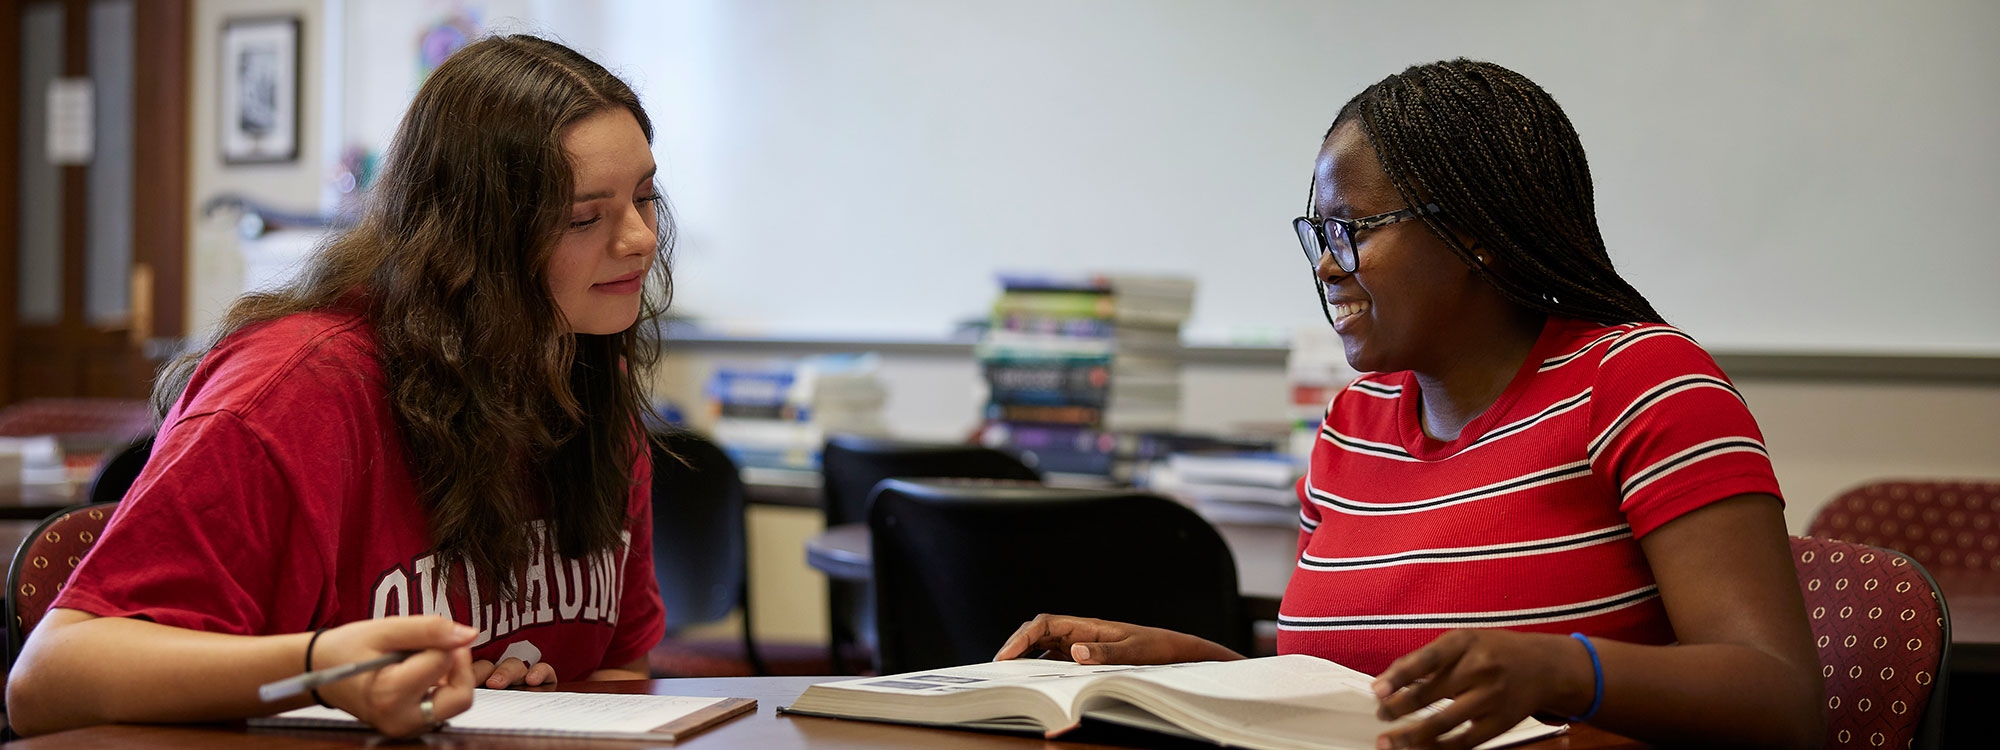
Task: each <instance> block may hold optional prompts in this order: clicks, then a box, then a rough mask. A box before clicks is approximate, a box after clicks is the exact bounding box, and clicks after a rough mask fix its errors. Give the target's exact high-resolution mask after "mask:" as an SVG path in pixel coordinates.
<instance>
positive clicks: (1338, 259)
mask: <svg viewBox="0 0 2000 750" xmlns="http://www.w3.org/2000/svg"><path fill="white" fill-rule="evenodd" d="M1441 213H1444V209H1443V208H1442V207H1440V206H1438V204H1436V203H1426V204H1424V207H1423V208H1401V209H1397V210H1394V211H1389V212H1387V213H1379V214H1376V215H1374V216H1363V217H1361V218H1359V219H1342V218H1337V217H1332V216H1329V217H1326V218H1324V219H1314V218H1312V217H1309V216H1301V217H1298V218H1296V219H1293V220H1292V231H1293V232H1294V233H1296V234H1298V236H1299V247H1300V248H1302V249H1304V250H1305V253H1306V261H1307V262H1309V263H1311V264H1312V267H1313V276H1314V277H1315V278H1317V277H1318V276H1319V259H1320V258H1321V257H1322V256H1324V255H1326V254H1327V253H1332V254H1333V263H1334V265H1337V266H1340V270H1342V271H1345V272H1347V273H1354V269H1356V268H1359V267H1361V249H1360V246H1359V245H1357V244H1355V242H1354V235H1355V233H1357V232H1360V231H1361V230H1363V229H1374V228H1376V227H1386V226H1388V225H1390V224H1395V223H1397V222H1403V221H1409V220H1411V219H1414V218H1417V217H1419V216H1425V215H1430V214H1441ZM1328 224H1332V225H1334V226H1336V227H1338V228H1339V232H1340V239H1341V240H1343V242H1340V243H1336V242H1334V241H1333V240H1334V235H1333V234H1331V233H1329V232H1328V231H1327V225H1328ZM1343 246H1345V247H1346V249H1347V252H1346V253H1345V255H1344V257H1343V254H1342V253H1341V252H1340V248H1341V247H1343Z"/></svg>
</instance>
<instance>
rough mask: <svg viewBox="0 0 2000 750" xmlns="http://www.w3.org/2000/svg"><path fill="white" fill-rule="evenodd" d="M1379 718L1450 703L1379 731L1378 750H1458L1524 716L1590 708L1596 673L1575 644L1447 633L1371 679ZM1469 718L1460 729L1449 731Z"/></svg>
mask: <svg viewBox="0 0 2000 750" xmlns="http://www.w3.org/2000/svg"><path fill="white" fill-rule="evenodd" d="M1374 688H1375V697H1376V698H1378V699H1380V700H1381V701H1382V707H1381V710H1380V712H1379V714H1378V715H1379V716H1380V717H1381V718H1382V719H1383V720H1384V721H1393V720H1395V719H1398V718H1401V717H1404V716H1408V715H1410V714H1411V713H1414V712H1416V711H1418V710H1421V709H1422V708H1424V707H1425V706H1429V705H1430V704H1432V703H1436V702H1438V701H1439V700H1442V699H1445V698H1450V699H1452V703H1451V705H1449V706H1447V707H1445V709H1444V710H1442V711H1439V712H1437V713H1435V714H1432V715H1430V716H1427V717H1424V718H1422V719H1420V720H1417V721H1414V722H1410V723H1407V724H1404V725H1402V726H1399V727H1397V728H1395V729H1391V730H1389V731H1387V732H1383V733H1382V736H1381V737H1378V738H1376V741H1375V746H1376V747H1377V748H1379V749H1380V750H1390V748H1405V747H1438V748H1450V749H1451V750H1461V749H1463V748H1471V747H1474V746H1476V745H1478V744H1479V743H1481V742H1485V741H1487V740H1489V739H1492V738H1493V737H1494V736H1496V735H1498V734H1500V733H1501V732H1505V731H1507V730H1508V729H1510V728H1512V727H1513V726H1514V725H1515V724H1518V723H1520V721H1521V720H1522V719H1524V718H1527V717H1528V716H1529V715H1530V714H1535V713H1552V714H1558V715H1562V716H1575V715H1577V714H1581V713H1583V712H1584V711H1587V710H1589V709H1590V702H1591V699H1592V697H1593V696H1594V694H1595V691H1596V689H1597V676H1596V673H1595V672H1594V671H1593V670H1592V668H1591V665H1590V653H1589V652H1588V651H1587V650H1586V649H1585V648H1584V646H1583V644H1582V643H1578V642H1577V641H1576V639H1574V638H1570V637H1567V636H1561V635H1553V634H1549V633H1517V632H1513V631H1508V630H1453V631H1451V632H1448V633H1445V634H1444V635H1441V636H1438V638H1437V640H1434V641H1431V642H1430V644H1429V645H1426V646H1424V647H1423V648H1420V649H1417V650H1415V651H1412V652H1410V653H1408V654H1405V655H1404V656H1403V658H1401V659H1397V660H1396V661H1395V662H1394V663H1392V664H1390V665H1389V668H1388V669H1387V670H1384V671H1383V672H1382V675H1381V676H1380V677H1377V678H1375V684H1374ZM1467 722H1470V726H1467V727H1466V729H1465V730H1464V731H1462V732H1458V733H1456V734H1450V733H1451V732H1452V730H1453V729H1455V728H1457V727H1458V726H1459V725H1461V724H1465V723H1467Z"/></svg>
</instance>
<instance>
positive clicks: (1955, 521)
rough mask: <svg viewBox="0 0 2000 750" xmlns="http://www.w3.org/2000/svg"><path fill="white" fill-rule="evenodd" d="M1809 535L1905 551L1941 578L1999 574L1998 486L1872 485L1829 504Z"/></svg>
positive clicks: (1985, 483) (1996, 482) (1981, 483)
mask: <svg viewBox="0 0 2000 750" xmlns="http://www.w3.org/2000/svg"><path fill="white" fill-rule="evenodd" d="M1806 533H1807V534H1809V535H1811V536H1816V537H1825V538H1829V539H1845V540H1847V541H1850V542H1860V543H1862V544H1872V545H1875V546H1877V547H1887V548H1889V549H1895V550H1902V551H1903V552H1905V553H1908V554H1909V556H1910V557H1912V558H1914V559H1915V560H1916V561H1917V562H1920V563H1923V564H1924V567H1926V568H1929V569H1930V570H1932V571H1936V572H1938V573H1943V572H1945V571H1948V570H1967V571H1975V572H1980V573H1994V572H2000V480H1985V481H1923V480H1883V481H1877V482H1869V483H1867V484H1863V485H1861V486H1859V487H1855V488H1853V489H1850V490H1848V491H1846V492H1843V493H1841V494H1840V496H1839V497H1836V498H1834V499H1833V502H1831V503H1827V504H1826V507H1823V508H1821V509H1820V511H1819V513H1818V514H1816V515H1814V516H1813V520H1812V524H1811V525H1810V526H1808V527H1807V528H1806Z"/></svg>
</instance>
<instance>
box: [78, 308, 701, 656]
mask: <svg viewBox="0 0 2000 750" xmlns="http://www.w3.org/2000/svg"><path fill="white" fill-rule="evenodd" d="M637 471H638V475H639V476H638V477H637V479H638V482H637V484H635V485H634V486H633V488H632V494H631V501H630V504H629V506H628V507H627V514H628V517H629V518H630V521H629V522H628V524H627V527H626V531H625V536H624V538H623V540H622V541H621V542H620V543H619V545H618V546H617V547H615V548H614V549H611V550H607V551H605V552H603V553H600V554H597V555H592V556H588V557H586V558H584V559H563V558H560V557H558V556H557V555H556V553H555V552H553V550H552V548H553V544H552V543H551V541H550V540H549V539H548V537H547V535H546V534H545V533H544V532H542V531H541V528H542V527H541V522H539V521H537V522H534V523H533V524H531V526H530V528H528V529H524V530H523V532H524V533H528V534H531V535H532V538H534V539H537V540H540V541H538V542H537V551H536V553H535V554H534V555H533V556H532V559H531V561H530V562H529V563H528V565H527V566H526V569H525V570H524V571H522V572H521V574H520V576H519V577H518V578H517V579H516V581H515V583H516V584H517V585H516V591H517V592H518V594H517V596H516V599H515V600H514V601H511V602H497V601H492V598H493V596H492V595H491V594H490V593H486V592H488V591H492V590H494V589H493V588H491V586H490V583H491V582H488V585H487V586H478V587H473V588H472V589H470V590H468V587H467V586H466V585H465V579H466V576H465V575H463V574H462V571H463V570H464V564H463V563H459V562H454V563H452V564H451V568H452V569H453V570H452V572H453V573H454V574H453V575H449V576H447V575H445V572H446V571H445V569H444V568H445V566H444V565H443V564H441V563H440V562H439V560H438V558H437V556H436V555H435V554H433V552H432V547H431V541H430V537H429V532H428V530H427V528H428V527H427V523H428V521H427V515H426V513H425V512H424V509H423V507H422V505H421V503H420V502H419V500H418V497H417V492H416V486H415V483H414V475H413V474H412V472H411V471H410V468H409V463H408V461H407V459H406V456H405V448H404V444H403V439H402V435H401V433H400V432H399V430H398V428H397V424H396V417H395V413H394V411H393V410H392V408H391V406H390V403H389V400H388V395H387V390H386V385H385V381H384V379H383V375H382V370H381V367H380V366H379V364H378V362H377V360H376V358H375V338H374V333H373V329H372V328H371V327H370V326H369V325H368V323H367V322H366V321H365V320H364V319H362V318H361V317H359V316H358V315H354V314H349V313H341V312H332V311H326V312H311V313H301V314H297V315H292V316H288V317H285V318H281V319H279V320H276V321H271V322H268V323H262V324H257V325H253V326H250V327H248V328H245V329H243V330H242V331H240V332H238V333H237V334H235V335H233V336H230V337H229V338H228V339H226V340H225V341H223V342H222V343H221V345H219V346H217V347H216V348H215V350H214V351H213V352H211V353H210V354H209V355H208V356H207V357H206V358H205V359H204V360H203V361H202V363H201V365H200V367H199V368H198V369H197V370H196V371H195V374H194V377H193V379H192V380H191V381H190V383H189V384H188V388H187V391H186V392H185V393H183V394H182V396H181V399H180V402H179V403H178V404H176V405H175V407H174V409H173V410H172V411H171V412H169V413H168V414H167V418H166V422H165V424H164V426H163V427H162V428H161V430H160V433H159V437H158V440H157V442H156V443H155V445H154V447H153V455H152V459H151V460H149V461H148V462H147V464H146V468H145V471H143V472H142V473H141V474H140V475H139V478H138V480H137V481H136V482H135V483H134V484H133V486H132V489H131V491H130V492H129V493H127V494H126V496H125V501H124V502H122V503H120V504H119V507H118V511H117V513H116V514H115V515H114V516H113V518H112V521H111V525H110V527H109V528H107V529H106V530H105V532H104V536H103V538H102V539H100V540H99V541H98V543H97V545H96V547H95V548H94V549H93V550H92V551H91V552H90V554H89V555H88V556H86V557H85V558H84V559H83V561H82V563H81V564H80V565H79V566H78V568H77V570H76V573H75V575H74V576H72V577H71V578H70V581H69V585H68V586H67V588H65V589H64V590H63V592H62V594H61V595H60V596H58V597H57V598H56V601H55V606H57V607H67V608H71V609H79V610H83V611H85V612H90V613H92V614H96V615H100V616H105V617H136V618H140V619H146V620H152V621H154V622H158V623H161V624H165V625H172V626H175V627H181V628H189V629H193V630H202V631H210V632H218V633H232V634H239V635H270V634H279V633H296V632H302V631H306V630H311V629H314V628H323V627H332V626H335V625H341V624H344V623H349V622H355V621H358V620H364V619H369V618H374V617H383V616H388V615H401V614H442V615H447V616H450V617H451V618H452V619H453V620H456V621H458V622H461V623H465V624H468V625H471V626H472V627H474V628H477V629H478V630H479V636H478V639H477V640H476V641H475V645H474V648H473V656H474V658H476V659H490V660H494V661H498V660H500V659H501V658H503V656H528V657H535V656H538V657H539V660H540V661H543V662H547V663H548V664H549V665H551V666H553V667H555V669H556V674H557V677H558V678H559V679H561V680H566V681H574V680H579V679H582V678H583V677H584V676H586V675H588V674H590V673H591V672H592V671H594V670H597V669H600V668H604V667H618V666H623V665H626V664H630V663H632V662H633V661H636V660H638V659H640V658H641V657H643V656H644V655H645V654H646V652H647V651H648V650H650V649H651V648H652V647H653V645H654V644H656V643H658V642H659V640H660V637H661V636H662V634H663V633H664V631H665V618H664V613H663V609H662V606H661V603H660V592H659V586H658V583H657V582H656V581H655V580H654V579H653V566H652V538H653V537H652V503H651V494H650V491H649V487H650V475H651V471H652V470H651V466H650V464H647V463H645V462H644V461H643V459H642V460H641V463H640V465H639V466H638V469H637ZM482 589H483V591H482ZM482 596H483V597H484V598H482ZM527 660H528V661H530V662H532V661H535V660H536V659H534V658H529V659H527Z"/></svg>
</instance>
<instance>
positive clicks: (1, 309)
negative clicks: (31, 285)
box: [0, 0, 21, 404]
mask: <svg viewBox="0 0 2000 750" xmlns="http://www.w3.org/2000/svg"><path fill="white" fill-rule="evenodd" d="M20 38H21V0H0V40H6V44H4V45H0V46H4V47H6V48H8V49H15V47H14V44H15V42H16V40H19V39H20ZM20 144H21V53H20V52H19V51H18V50H17V51H15V52H14V53H13V54H6V55H0V356H6V357H12V356H14V351H15V344H16V339H17V338H18V337H17V336H16V335H15V333H14V331H15V329H16V328H17V327H19V321H18V320H17V318H18V317H19V314H20V309H21V302H20V300H19V299H18V296H19V295H18V290H19V289H20V283H21V282H20V280H19V279H20V277H19V273H20V265H21V233H20V229H19V227H20V226H21V215H20V214H21V164H20V158H21V146H20ZM13 402H14V367H13V365H12V363H8V365H7V366H6V367H0V404H11V403H13Z"/></svg>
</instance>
